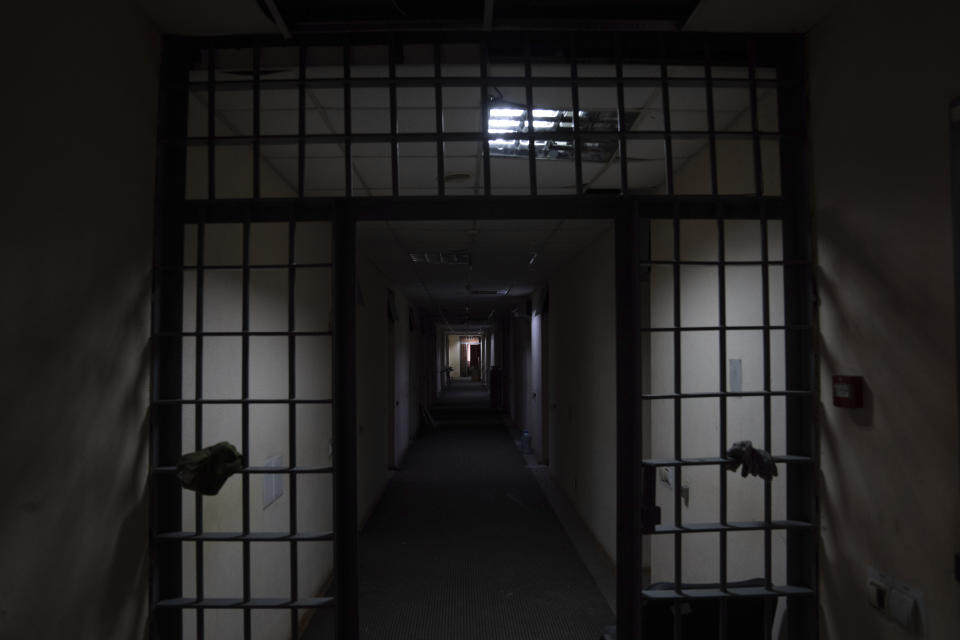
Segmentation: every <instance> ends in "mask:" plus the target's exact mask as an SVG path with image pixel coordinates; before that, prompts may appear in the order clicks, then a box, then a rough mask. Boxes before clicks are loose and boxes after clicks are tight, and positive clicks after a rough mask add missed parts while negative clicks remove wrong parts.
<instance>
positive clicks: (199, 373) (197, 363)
mask: <svg viewBox="0 0 960 640" xmlns="http://www.w3.org/2000/svg"><path fill="white" fill-rule="evenodd" d="M205 227H206V225H205V223H204V222H203V221H202V220H201V221H200V223H199V224H198V225H197V301H196V305H197V337H196V353H195V356H194V375H195V376H196V380H195V381H194V397H195V398H196V399H197V401H198V402H197V403H196V404H195V405H194V433H193V437H194V446H195V447H196V448H197V449H200V448H202V447H203V404H201V403H200V402H199V400H201V399H202V398H203V281H204V275H205V270H204V268H203V262H204V247H203V245H204V242H205V235H206V229H205ZM194 519H195V521H196V525H195V526H194V529H195V530H196V532H197V533H202V532H203V495H202V494H201V493H200V492H199V491H197V492H196V493H195V494H194ZM203 544H204V543H203V542H200V541H198V542H196V545H197V553H196V580H197V600H203V594H204V590H203ZM203 618H204V615H203V609H199V608H198V609H197V638H198V640H203V631H204V624H203Z"/></svg>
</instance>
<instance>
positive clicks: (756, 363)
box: [644, 165, 789, 584]
mask: <svg viewBox="0 0 960 640" xmlns="http://www.w3.org/2000/svg"><path fill="white" fill-rule="evenodd" d="M688 168H689V165H688ZM683 175H684V173H683V172H681V173H680V174H679V175H678V178H680V179H683V177H682V176H683ZM650 229H651V233H650V235H651V242H650V244H651V258H652V259H653V260H672V259H673V223H672V222H671V221H665V220H664V221H661V220H655V221H652V222H651V223H650ZM679 230H680V259H681V260H694V261H710V260H717V258H718V255H719V253H718V244H719V240H718V230H717V223H716V222H715V221H713V220H682V221H680V225H679ZM760 234H761V226H760V222H759V221H756V220H729V221H726V222H725V223H724V254H725V258H726V259H727V260H735V261H736V260H740V261H758V260H760V259H761V235H760ZM780 234H781V225H780V223H779V222H777V221H770V222H769V223H768V252H769V257H770V259H771V260H778V259H782V251H781V246H782V242H781V237H780ZM762 277H763V275H762V269H761V267H759V266H728V267H726V268H725V270H724V282H725V298H726V307H725V309H724V317H725V319H726V323H727V326H728V327H736V326H758V325H761V324H763V281H762ZM718 279H719V273H718V268H717V267H715V266H700V265H696V266H691V265H684V266H681V267H680V296H681V297H680V319H679V324H680V326H684V327H696V326H700V327H702V326H717V325H718V324H719V317H720V309H719V287H718ZM649 283H650V284H649V287H650V289H649V290H650V295H649V300H648V305H649V322H650V326H651V327H672V326H674V317H673V306H674V305H673V303H674V300H673V268H672V266H670V265H655V266H653V267H652V268H651V271H650V278H649ZM768 291H769V309H770V311H769V313H770V323H771V324H774V325H782V324H783V268H782V267H780V266H772V267H769V290H768ZM645 339H646V346H647V349H646V353H647V354H648V358H649V362H648V363H645V369H646V370H647V371H649V373H648V375H646V376H645V377H644V382H645V392H646V393H652V394H670V393H674V392H675V391H676V390H675V388H674V359H675V354H674V342H673V334H672V332H653V333H650V334H649V336H646V337H645ZM719 345H720V335H719V332H717V331H695V332H684V333H682V334H681V337H680V373H681V388H680V391H681V392H683V393H716V392H718V391H721V390H722V389H721V388H720V366H721V363H720V346H719ZM726 350H727V353H726V357H727V359H728V362H727V363H724V365H723V366H724V367H725V370H726V371H727V376H728V380H727V384H728V386H727V389H731V387H730V386H729V385H730V383H731V379H730V373H729V371H730V369H729V366H730V365H729V360H739V362H740V365H741V371H742V387H741V389H742V390H743V391H747V392H749V391H761V390H763V373H764V371H763V362H764V360H763V354H764V350H763V333H762V332H761V331H756V330H749V331H735V330H731V331H728V332H727V339H726ZM784 364H785V362H784V333H783V331H776V330H774V331H771V333H770V374H771V388H772V389H774V390H782V389H784V385H785V368H784ZM785 407H786V405H785V403H784V401H783V398H773V399H772V400H771V442H770V445H769V447H768V446H767V445H766V444H765V442H764V430H763V424H764V405H763V399H762V398H759V397H730V398H728V399H727V409H726V416H727V438H726V442H723V443H721V442H720V437H719V434H720V418H719V416H720V401H719V400H718V399H716V398H695V399H685V400H682V401H681V422H680V431H681V438H682V448H681V451H680V452H679V453H677V452H676V451H675V448H674V434H675V420H674V401H673V400H672V399H669V400H653V401H648V402H645V403H644V414H645V415H644V423H645V424H646V425H647V428H648V429H649V434H645V435H648V436H649V438H650V450H649V453H648V454H646V456H647V457H651V458H661V459H662V458H674V457H678V456H679V457H684V458H697V457H715V456H719V455H721V454H722V451H726V450H727V449H728V448H729V447H730V446H731V445H732V444H733V443H734V442H737V441H740V440H750V441H751V442H752V443H753V444H754V446H756V447H759V448H765V449H769V451H771V452H772V453H773V454H775V455H783V454H785V453H787V451H786V448H785V447H786V442H785V433H786V431H785V428H786V414H785ZM778 470H779V474H780V475H778V476H777V477H776V478H774V480H773V482H772V486H771V491H772V496H773V518H774V519H775V520H776V519H785V517H786V500H785V498H786V479H787V475H788V472H789V469H788V468H787V467H786V466H785V465H779V469H778ZM660 474H661V475H660V479H659V480H658V482H657V504H658V505H659V506H660V507H661V510H662V519H663V522H665V523H672V522H674V513H675V512H674V504H675V503H674V496H675V492H676V491H677V486H678V484H679V485H680V486H685V487H686V488H687V492H688V496H689V500H688V502H686V503H683V502H682V503H681V507H680V509H681V514H680V515H681V521H682V522H683V523H698V522H699V523H705V522H718V521H719V520H720V512H719V505H720V492H721V487H720V482H721V480H720V475H721V474H725V475H726V478H727V480H726V481H727V514H726V515H727V519H728V520H729V521H731V522H742V521H758V520H763V518H764V491H763V484H764V483H763V481H762V480H761V479H759V478H756V477H752V476H751V477H747V478H743V477H741V475H740V474H739V473H731V472H728V471H723V470H720V469H719V468H718V467H717V466H712V465H711V466H694V467H686V468H684V469H682V472H681V477H680V479H679V482H678V481H677V478H675V477H673V469H672V468H669V469H666V468H665V469H661V470H660ZM650 545H651V546H650V557H649V558H648V559H647V562H649V566H650V569H651V580H652V581H653V582H673V581H674V540H673V537H672V536H652V537H651V539H650ZM763 548H764V535H763V532H762V531H750V532H737V533H729V534H728V535H727V579H728V580H731V581H736V580H748V579H751V578H758V577H760V578H762V577H763V574H764V553H763ZM719 549H720V534H718V533H699V534H692V535H685V536H684V537H683V549H682V559H683V564H682V575H681V580H682V581H683V582H719V580H720V551H719ZM785 552H786V535H785V532H783V531H774V532H773V535H772V553H773V566H772V572H773V575H772V577H773V581H774V583H776V584H784V581H785V579H786V564H785V560H786V553H785ZM645 564H646V563H645Z"/></svg>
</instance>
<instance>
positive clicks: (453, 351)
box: [447, 335, 460, 378]
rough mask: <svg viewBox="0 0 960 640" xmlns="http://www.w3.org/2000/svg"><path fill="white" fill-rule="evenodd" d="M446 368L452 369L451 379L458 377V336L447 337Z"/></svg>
mask: <svg viewBox="0 0 960 640" xmlns="http://www.w3.org/2000/svg"><path fill="white" fill-rule="evenodd" d="M447 366H450V367H453V371H451V372H450V377H451V378H459V377H460V336H458V335H448V336H447Z"/></svg>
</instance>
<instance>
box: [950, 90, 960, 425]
mask: <svg viewBox="0 0 960 640" xmlns="http://www.w3.org/2000/svg"><path fill="white" fill-rule="evenodd" d="M948 117H949V122H950V199H951V211H952V214H953V215H952V216H951V218H952V222H953V285H954V293H953V307H954V325H955V327H954V330H955V332H956V334H955V338H954V342H955V344H956V349H957V354H956V356H955V357H956V361H957V384H958V390H960V99H956V100H954V101H953V102H951V103H950V112H949V114H948ZM957 400H958V402H960V393H958V394H957ZM958 408H960V407H958Z"/></svg>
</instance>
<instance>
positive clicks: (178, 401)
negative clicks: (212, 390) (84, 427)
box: [153, 394, 742, 406]
mask: <svg viewBox="0 0 960 640" xmlns="http://www.w3.org/2000/svg"><path fill="white" fill-rule="evenodd" d="M741 395H742V394H741ZM332 402H333V400H300V399H297V398H282V399H277V400H250V399H248V400H242V399H239V398H238V399H226V400H188V399H183V398H179V399H172V398H169V399H159V400H154V401H153V403H154V404H156V405H161V406H170V405H178V404H179V405H197V404H330V403H332Z"/></svg>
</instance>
